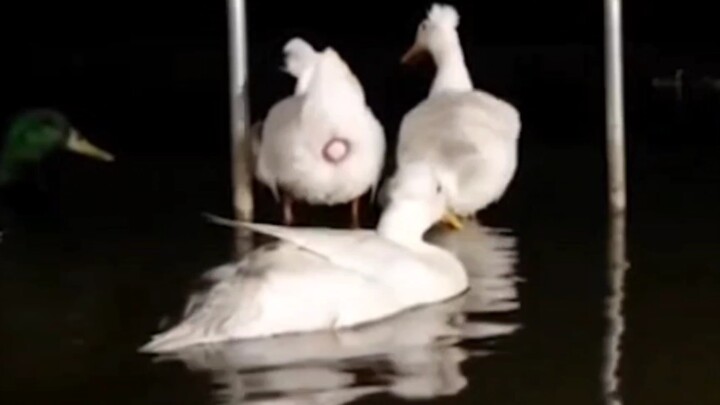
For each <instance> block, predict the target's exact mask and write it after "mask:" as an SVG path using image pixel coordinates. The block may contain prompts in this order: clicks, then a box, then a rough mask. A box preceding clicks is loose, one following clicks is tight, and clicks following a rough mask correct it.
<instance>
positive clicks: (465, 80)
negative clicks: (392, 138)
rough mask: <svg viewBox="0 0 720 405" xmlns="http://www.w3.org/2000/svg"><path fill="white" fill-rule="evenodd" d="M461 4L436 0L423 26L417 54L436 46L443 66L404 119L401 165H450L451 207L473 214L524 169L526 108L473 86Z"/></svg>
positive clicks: (445, 182) (446, 179)
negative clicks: (521, 142) (520, 155)
mask: <svg viewBox="0 0 720 405" xmlns="http://www.w3.org/2000/svg"><path fill="white" fill-rule="evenodd" d="M458 23H459V15H458V14H457V11H456V10H455V9H454V8H453V7H452V6H448V5H439V4H435V5H433V6H432V8H431V9H430V11H429V12H428V16H427V18H426V19H425V20H424V21H423V22H422V23H421V24H420V26H419V27H418V31H417V35H416V40H415V44H414V45H413V47H412V48H411V49H410V50H409V51H408V52H407V53H406V55H405V56H404V57H403V61H406V62H407V61H410V60H412V59H413V57H414V56H416V55H417V54H419V53H421V52H429V53H430V54H431V55H432V56H433V59H434V61H435V63H436V65H437V73H436V76H435V79H434V80H433V83H432V87H431V90H430V94H429V96H428V97H427V99H425V100H424V101H422V102H421V103H420V104H419V105H417V106H416V107H415V108H413V109H412V110H411V111H409V112H408V113H407V114H406V115H405V117H404V118H403V120H402V123H401V126H400V134H399V140H398V149H397V161H398V165H401V166H402V165H405V164H409V163H412V162H416V161H427V162H430V163H431V164H433V165H435V166H436V167H442V170H441V172H442V173H444V174H445V177H444V179H443V186H445V187H446V188H447V193H448V194H449V205H450V208H451V209H452V210H453V211H454V212H455V213H456V214H459V215H462V216H467V215H472V214H474V213H475V212H476V211H478V210H480V209H483V208H485V207H486V206H487V205H489V204H491V203H493V202H495V201H497V200H498V199H500V198H501V197H502V195H503V194H504V193H505V190H506V189H507V187H508V185H509V183H510V181H511V180H512V178H513V176H514V174H515V171H516V168H517V143H518V138H519V134H520V127H521V125H520V115H519V113H518V111H517V110H516V109H515V107H513V106H512V105H511V104H509V103H507V102H506V101H503V100H501V99H499V98H497V97H495V96H493V95H491V94H489V93H487V92H484V91H481V90H477V89H474V88H473V83H472V80H471V78H470V74H469V72H468V70H467V67H466V65H465V59H464V55H463V51H462V47H461V44H460V40H459V37H458V34H457V31H456V27H457V25H458Z"/></svg>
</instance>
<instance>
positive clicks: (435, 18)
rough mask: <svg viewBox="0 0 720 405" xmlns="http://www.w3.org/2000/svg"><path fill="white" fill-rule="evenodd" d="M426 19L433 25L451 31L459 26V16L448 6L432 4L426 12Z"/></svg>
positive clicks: (453, 8)
mask: <svg viewBox="0 0 720 405" xmlns="http://www.w3.org/2000/svg"><path fill="white" fill-rule="evenodd" d="M427 18H428V20H429V21H430V22H432V23H434V24H437V25H439V26H442V27H447V28H452V29H455V28H457V26H458V24H460V15H459V14H458V12H457V10H456V9H455V7H453V6H451V5H448V4H438V3H435V4H433V5H432V7H431V8H430V10H429V11H428V15H427Z"/></svg>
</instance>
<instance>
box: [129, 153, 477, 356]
mask: <svg viewBox="0 0 720 405" xmlns="http://www.w3.org/2000/svg"><path fill="white" fill-rule="evenodd" d="M389 189H390V191H389V195H390V197H389V198H390V203H389V205H388V207H387V208H386V210H385V211H384V212H383V215H382V218H381V220H380V223H379V225H378V228H377V230H376V231H373V230H338V229H327V228H300V227H297V228H291V227H283V226H275V225H262V224H249V223H239V225H240V226H242V227H244V228H248V229H251V230H253V231H256V232H260V233H264V234H267V235H271V236H273V237H275V238H277V239H279V240H280V242H277V243H274V244H271V245H266V246H264V247H261V248H258V249H256V250H255V251H253V252H251V253H250V254H249V255H248V256H247V257H246V258H245V259H244V260H242V261H241V262H240V263H238V264H233V265H227V266H223V267H220V268H218V269H215V270H213V271H212V272H211V273H210V275H209V277H208V278H209V279H211V280H213V281H214V285H213V286H212V288H210V290H209V291H208V292H207V293H204V294H202V295H200V296H195V297H193V298H191V300H190V302H189V304H188V307H187V310H186V316H185V318H184V319H183V320H182V321H181V322H180V323H179V324H178V325H177V326H175V327H173V328H171V329H170V330H168V331H166V332H164V333H161V334H159V335H156V336H155V337H154V338H153V339H152V341H151V342H150V343H148V344H147V345H146V346H145V347H143V348H142V350H144V351H153V352H162V351H172V350H176V349H180V348H182V347H185V346H189V345H193V344H199V343H211V342H220V341H226V340H232V339H246V338H257V337H267V336H274V335H281V334H288V333H298V332H309V331H315V330H329V329H340V328H346V327H351V326H355V325H360V324H364V323H367V322H371V321H375V320H379V319H383V318H385V317H388V316H391V315H394V314H397V313H399V312H401V311H404V310H407V309H410V308H413V307H417V306H419V305H423V304H428V303H433V302H439V301H443V300H446V299H449V298H451V297H453V296H456V295H458V294H460V293H462V292H463V291H465V290H466V289H467V288H468V277H467V274H466V272H465V269H464V267H463V265H462V264H461V262H460V261H459V260H458V259H457V258H456V257H455V256H454V255H452V254H451V253H449V252H447V251H445V250H443V249H441V248H438V247H436V246H433V245H431V244H429V243H427V242H425V241H423V239H422V237H423V233H424V232H425V231H426V230H427V229H428V228H430V227H431V226H432V224H433V223H435V222H436V221H438V220H439V219H441V217H442V215H443V213H444V210H445V206H446V196H445V195H444V193H443V190H442V189H441V188H440V187H439V182H438V180H437V176H436V174H435V173H434V172H433V170H431V169H430V168H427V167H424V166H423V165H409V166H407V167H405V168H403V169H401V170H400V171H399V172H398V174H397V175H396V176H395V178H394V179H393V181H392V185H391V186H390V187H389Z"/></svg>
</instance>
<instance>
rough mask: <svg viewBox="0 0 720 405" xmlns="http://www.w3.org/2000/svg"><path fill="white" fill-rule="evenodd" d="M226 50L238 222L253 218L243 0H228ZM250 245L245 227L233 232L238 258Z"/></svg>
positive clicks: (251, 156)
mask: <svg viewBox="0 0 720 405" xmlns="http://www.w3.org/2000/svg"><path fill="white" fill-rule="evenodd" d="M228 16H229V17H228V19H229V21H228V26H229V30H228V32H229V41H228V43H229V49H228V51H229V53H230V116H231V122H230V128H231V137H232V152H231V153H232V156H231V159H232V165H231V170H232V185H233V200H234V201H233V203H234V206H235V216H236V217H237V219H239V220H241V221H252V220H253V209H254V204H253V190H252V179H253V176H252V173H253V172H252V169H253V167H254V166H255V163H254V160H253V153H252V139H251V135H250V106H249V103H248V91H247V88H248V86H247V82H248V74H247V67H248V66H247V25H246V19H245V0H228ZM252 248H253V238H252V234H251V233H250V231H249V230H246V229H242V228H238V229H236V231H235V254H236V256H237V258H238V259H240V258H241V257H242V256H244V255H245V254H246V253H247V252H249V251H250V250H251V249H252Z"/></svg>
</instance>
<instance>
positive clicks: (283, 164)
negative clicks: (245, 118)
mask: <svg viewBox="0 0 720 405" xmlns="http://www.w3.org/2000/svg"><path fill="white" fill-rule="evenodd" d="M284 51H285V54H286V61H285V63H286V68H285V69H286V71H287V72H288V73H290V74H291V75H293V76H294V77H296V79H297V83H296V87H295V94H294V95H293V96H290V97H287V98H285V99H283V100H281V101H280V102H278V103H277V104H275V105H274V106H273V107H272V108H271V109H270V112H269V113H268V116H267V118H266V120H265V121H264V123H263V126H262V136H261V141H260V145H259V146H258V147H257V149H258V159H257V166H256V175H257V177H258V179H259V180H260V181H261V182H262V183H264V184H265V185H267V186H268V187H269V188H270V189H271V190H272V191H273V194H274V195H275V197H276V198H278V188H279V189H281V190H282V191H283V213H284V221H285V224H286V225H290V224H291V223H292V222H293V214H292V201H293V199H299V200H303V201H305V202H307V203H310V204H313V205H336V204H345V203H348V202H351V201H352V213H353V226H355V227H357V226H359V200H360V197H362V195H364V194H365V193H366V192H367V191H368V190H371V191H372V193H371V194H373V195H374V192H375V189H376V187H377V184H378V181H379V178H380V174H381V170H382V166H383V164H384V160H385V133H384V130H383V127H382V125H381V124H380V122H379V121H378V120H377V119H376V118H375V116H374V115H373V113H372V111H371V110H370V108H369V107H368V106H367V104H366V102H365V93H364V91H363V88H362V86H361V85H360V82H359V81H358V79H357V78H356V77H355V75H353V73H352V71H351V70H350V68H349V67H348V66H347V64H346V63H345V62H344V61H343V59H342V58H341V57H340V56H339V55H338V54H337V52H336V51H335V50H334V49H332V48H326V49H325V50H323V51H322V52H316V51H315V50H314V49H313V48H312V47H311V46H310V45H309V44H308V43H307V42H305V41H303V40H302V39H299V38H293V39H292V40H290V41H289V42H288V43H287V44H286V46H285V48H284Z"/></svg>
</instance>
